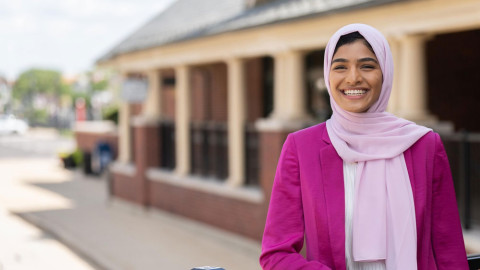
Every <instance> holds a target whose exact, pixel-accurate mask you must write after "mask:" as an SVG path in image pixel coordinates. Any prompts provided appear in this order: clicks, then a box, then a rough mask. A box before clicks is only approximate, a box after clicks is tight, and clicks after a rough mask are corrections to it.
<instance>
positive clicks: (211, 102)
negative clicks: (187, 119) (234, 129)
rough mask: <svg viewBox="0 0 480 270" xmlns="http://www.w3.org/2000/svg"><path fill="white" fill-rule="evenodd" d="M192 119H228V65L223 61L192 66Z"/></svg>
mask: <svg viewBox="0 0 480 270" xmlns="http://www.w3.org/2000/svg"><path fill="white" fill-rule="evenodd" d="M190 86H191V99H192V100H191V119H192V121H194V122H204V121H215V122H226V121H227V119H228V102H227V97H228V89H227V66H226V65H225V64H223V63H218V64H211V65H204V66H198V67H194V68H192V74H191V82H190Z"/></svg>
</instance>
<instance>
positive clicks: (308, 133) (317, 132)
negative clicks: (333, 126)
mask: <svg viewBox="0 0 480 270" xmlns="http://www.w3.org/2000/svg"><path fill="white" fill-rule="evenodd" d="M325 123H326V122H322V123H320V124H316V125H313V126H310V127H307V128H304V129H301V130H298V131H295V132H293V133H291V134H290V136H293V137H295V138H299V137H317V138H321V135H323V133H324V132H326V131H327V127H326V124H325Z"/></svg>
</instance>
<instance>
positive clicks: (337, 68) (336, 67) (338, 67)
mask: <svg viewBox="0 0 480 270" xmlns="http://www.w3.org/2000/svg"><path fill="white" fill-rule="evenodd" d="M339 69H346V67H345V66H342V65H338V66H334V67H333V70H339Z"/></svg>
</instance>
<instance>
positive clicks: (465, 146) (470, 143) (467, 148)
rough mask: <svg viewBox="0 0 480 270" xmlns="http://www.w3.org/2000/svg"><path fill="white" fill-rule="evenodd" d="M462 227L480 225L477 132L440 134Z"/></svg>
mask: <svg viewBox="0 0 480 270" xmlns="http://www.w3.org/2000/svg"><path fill="white" fill-rule="evenodd" d="M441 137H442V141H443V144H444V146H445V150H446V152H447V155H448V160H449V162H450V167H451V170H452V176H453V181H454V185H455V192H456V195H457V203H458V208H459V211H460V216H461V220H462V224H463V227H464V228H465V229H470V228H471V227H472V225H476V226H480V134H479V133H468V132H459V133H453V134H441Z"/></svg>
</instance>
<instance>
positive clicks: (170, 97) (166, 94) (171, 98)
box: [160, 69, 175, 121]
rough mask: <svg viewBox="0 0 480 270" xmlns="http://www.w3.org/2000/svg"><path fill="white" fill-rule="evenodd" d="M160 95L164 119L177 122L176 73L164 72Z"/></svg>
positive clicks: (169, 70)
mask: <svg viewBox="0 0 480 270" xmlns="http://www.w3.org/2000/svg"><path fill="white" fill-rule="evenodd" d="M161 73H162V76H161V84H162V87H161V89H162V92H161V93H160V96H161V97H160V99H161V111H162V117H163V118H165V119H168V120H172V121H173V120H175V71H174V70H172V69H168V70H162V72H161Z"/></svg>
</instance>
